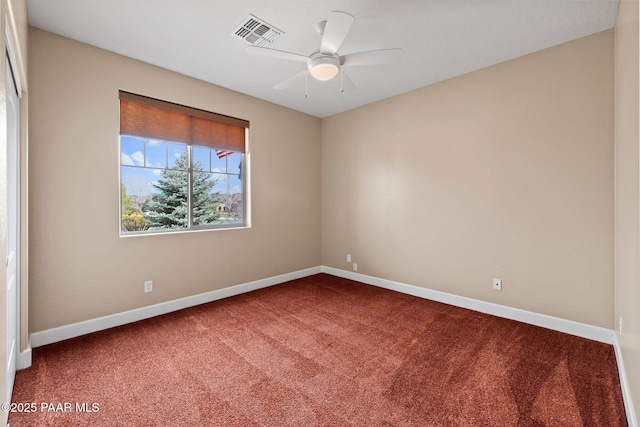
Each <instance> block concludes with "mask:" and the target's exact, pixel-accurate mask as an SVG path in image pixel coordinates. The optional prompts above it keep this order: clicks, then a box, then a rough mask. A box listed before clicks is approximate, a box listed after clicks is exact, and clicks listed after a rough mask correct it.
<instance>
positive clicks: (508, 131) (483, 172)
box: [322, 30, 614, 328]
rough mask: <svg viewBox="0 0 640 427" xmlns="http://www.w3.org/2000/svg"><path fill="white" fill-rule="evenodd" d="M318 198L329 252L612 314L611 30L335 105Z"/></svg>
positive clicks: (556, 311)
mask: <svg viewBox="0 0 640 427" xmlns="http://www.w3.org/2000/svg"><path fill="white" fill-rule="evenodd" d="M322 208H323V223H322V224H323V231H322V257H323V264H324V265H328V266H331V267H336V268H342V269H348V270H350V269H351V267H350V264H347V263H346V260H345V255H346V254H347V253H350V254H351V255H352V257H353V260H354V261H355V262H357V264H358V272H361V273H363V274H366V275H371V276H375V277H380V278H385V279H390V280H395V281H399V282H404V283H408V284H413V285H417V286H422V287H426V288H430V289H435V290H439V291H444V292H449V293H452V294H456V295H462V296H466V297H470V298H475V299H479V300H484V301H490V302H494V303H498V304H503V305H507V306H511V307H516V308H520V309H524V310H531V311H534V312H538V313H543V314H547V315H551V316H557V317H560V318H565V319H570V320H574V321H578V322H583V323H587V324H591V325H596V326H601V327H606V328H613V317H614V314H613V31H612V30H609V31H605V32H602V33H598V34H595V35H592V36H589V37H586V38H582V39H579V40H576V41H572V42H569V43H566V44H562V45H559V46H556V47H553V48H550V49H546V50H544V51H540V52H537V53H534V54H531V55H527V56H524V57H521V58H518V59H515V60H512V61H508V62H505V63H502V64H498V65H496V66H493V67H490V68H487V69H483V70H480V71H477V72H474V73H470V74H467V75H463V76H461V77H458V78H454V79H451V80H448V81H445V82H442V83H439V84H435V85H432V86H428V87H425V88H422V89H419V90H416V91H413V92H410V93H407V94H404V95H400V96H397V97H394V98H390V99H387V100H385V101H381V102H378V103H375V104H371V105H368V106H364V107H361V108H358V109H355V110H352V111H349V112H345V113H342V114H339V115H336V116H332V117H330V118H327V119H324V120H323V121H322ZM494 277H498V278H501V279H502V280H503V290H502V291H501V292H498V291H494V290H492V286H491V284H492V278H494Z"/></svg>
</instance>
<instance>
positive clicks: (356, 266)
mask: <svg viewBox="0 0 640 427" xmlns="http://www.w3.org/2000/svg"><path fill="white" fill-rule="evenodd" d="M353 271H358V264H356V263H355V262H354V263H353Z"/></svg>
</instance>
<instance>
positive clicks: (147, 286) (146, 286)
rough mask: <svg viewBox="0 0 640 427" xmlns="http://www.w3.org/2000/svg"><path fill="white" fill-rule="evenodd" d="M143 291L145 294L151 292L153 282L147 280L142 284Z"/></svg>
mask: <svg viewBox="0 0 640 427" xmlns="http://www.w3.org/2000/svg"><path fill="white" fill-rule="evenodd" d="M144 291H145V293H146V292H151V291H153V280H147V281H146V282H144Z"/></svg>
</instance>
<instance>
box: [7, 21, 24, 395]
mask: <svg viewBox="0 0 640 427" xmlns="http://www.w3.org/2000/svg"><path fill="white" fill-rule="evenodd" d="M5 30H6V61H5V72H6V76H5V77H6V78H5V80H6V82H7V85H6V88H5V89H6V99H7V104H6V118H7V135H6V138H7V139H6V155H7V158H6V160H7V168H6V173H7V177H6V178H7V188H6V209H7V229H6V230H5V231H6V232H7V236H6V239H7V246H8V249H10V250H8V251H7V261H6V265H7V278H6V279H5V283H7V289H6V293H7V306H6V307H5V309H6V313H7V330H6V331H5V333H6V339H7V349H6V351H7V360H6V362H7V366H6V373H7V375H6V384H5V387H6V395H5V396H6V399H7V401H10V399H11V394H12V391H13V383H14V379H15V372H16V368H17V367H19V365H20V364H19V363H18V356H19V354H20V289H21V287H20V268H21V265H20V240H21V232H20V222H21V221H20V200H21V189H20V146H21V144H20V98H21V94H22V90H21V85H20V75H19V73H18V69H17V66H16V65H17V62H16V57H15V51H14V49H13V43H12V37H11V34H10V32H9V26H8V25H5ZM14 90H15V92H14ZM10 103H11V104H13V105H10ZM12 107H13V113H14V120H11V121H10V120H9V112H10V110H12ZM12 127H13V129H12ZM10 129H12V132H11V134H12V135H13V137H12V138H9V134H10V132H9V130H10ZM10 236H11V237H10ZM10 246H11V247H10ZM10 276H11V277H10ZM7 280H8V281H7Z"/></svg>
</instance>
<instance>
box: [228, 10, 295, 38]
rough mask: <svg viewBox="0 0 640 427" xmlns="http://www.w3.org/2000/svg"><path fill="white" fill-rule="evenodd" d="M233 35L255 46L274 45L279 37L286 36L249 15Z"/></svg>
mask: <svg viewBox="0 0 640 427" xmlns="http://www.w3.org/2000/svg"><path fill="white" fill-rule="evenodd" d="M231 34H233V35H234V36H238V37H240V38H241V39H244V40H246V41H248V42H249V43H251V44H252V45H254V46H264V45H267V44H269V43H272V42H273V41H274V40H275V39H276V38H277V37H278V36H279V35H281V34H284V31H281V30H279V29H277V28H276V27H274V26H273V25H271V24H267V23H266V22H264V21H263V20H262V19H260V18H256V17H255V16H253V15H249V16H247V17H246V18H245V19H244V20H243V21H242V22H241V23H240V25H238V26H237V27H236V28H235V30H233V32H232V33H231Z"/></svg>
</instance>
